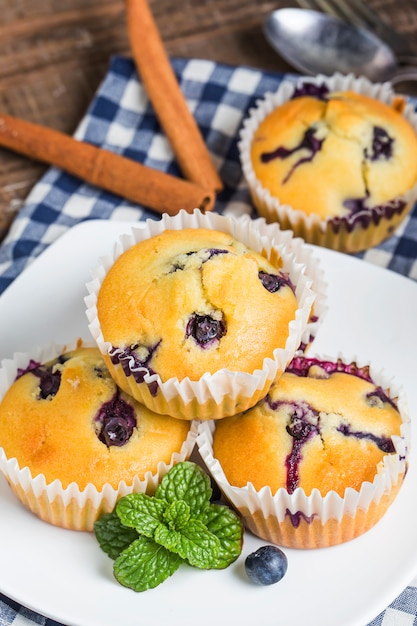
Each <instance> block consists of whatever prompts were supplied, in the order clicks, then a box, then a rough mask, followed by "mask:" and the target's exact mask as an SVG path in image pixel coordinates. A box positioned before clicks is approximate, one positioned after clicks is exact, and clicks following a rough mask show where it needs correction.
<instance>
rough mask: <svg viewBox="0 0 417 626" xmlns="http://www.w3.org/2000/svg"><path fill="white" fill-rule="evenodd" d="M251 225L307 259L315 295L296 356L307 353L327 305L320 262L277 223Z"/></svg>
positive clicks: (262, 221)
mask: <svg viewBox="0 0 417 626" xmlns="http://www.w3.org/2000/svg"><path fill="white" fill-rule="evenodd" d="M240 219H241V220H251V219H252V218H250V217H249V216H248V215H243V216H242V217H241V218H240ZM252 223H253V224H254V225H255V226H256V228H257V229H258V231H259V233H260V234H261V235H264V236H266V237H268V238H270V239H277V240H278V241H281V242H284V241H285V245H286V246H287V248H288V250H292V251H294V253H295V254H296V256H299V255H300V251H301V249H303V256H304V258H306V257H307V256H308V257H309V260H308V264H307V269H306V272H308V275H309V277H311V279H312V289H313V291H314V294H315V300H314V303H313V307H312V309H311V314H310V317H309V320H308V323H307V326H306V327H305V330H304V332H303V335H302V338H301V344H300V346H299V348H298V350H297V354H303V353H306V352H307V351H308V349H309V348H310V346H311V343H312V342H313V340H314V338H315V337H316V335H317V332H318V330H319V328H320V326H321V325H322V323H323V320H324V319H325V316H326V312H327V308H328V304H327V282H326V276H325V272H324V270H323V268H322V266H321V264H320V260H319V258H318V257H317V256H315V253H314V250H312V249H311V248H307V247H306V246H305V245H304V244H305V242H304V240H303V239H301V237H294V234H293V232H292V231H291V230H281V227H280V225H279V224H278V223H277V222H272V223H268V222H267V221H266V219H265V218H264V217H258V218H256V219H252Z"/></svg>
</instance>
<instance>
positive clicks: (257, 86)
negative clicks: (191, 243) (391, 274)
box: [0, 57, 417, 294]
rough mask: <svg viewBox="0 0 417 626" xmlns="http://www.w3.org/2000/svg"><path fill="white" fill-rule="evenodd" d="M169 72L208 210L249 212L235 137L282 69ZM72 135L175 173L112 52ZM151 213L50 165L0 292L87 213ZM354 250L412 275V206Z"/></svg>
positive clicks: (4, 269)
mask: <svg viewBox="0 0 417 626" xmlns="http://www.w3.org/2000/svg"><path fill="white" fill-rule="evenodd" d="M172 63H173V67H174V70H175V73H176V75H177V77H178V79H179V81H180V83H181V88H182V91H183V93H184V95H185V97H186V99H187V101H188V104H189V106H190V108H191V110H192V111H193V114H194V116H195V118H196V120H197V123H198V125H199V127H200V129H201V132H202V134H203V136H204V139H205V141H206V144H207V146H208V148H209V150H210V153H211V155H212V158H213V160H214V162H215V164H216V167H217V168H218V171H219V172H220V175H221V177H222V179H223V181H224V184H225V187H224V190H223V191H222V192H221V193H220V194H219V196H218V198H217V202H216V206H215V209H214V210H215V211H216V212H219V213H233V214H235V215H241V214H243V213H247V214H254V210H253V208H252V205H251V202H250V197H249V193H248V190H247V187H246V184H245V182H244V180H243V178H242V174H241V169H240V165H239V155H238V150H237V138H238V133H239V129H240V127H241V124H242V120H243V119H244V118H245V116H246V115H247V113H248V110H249V108H250V107H252V106H253V105H254V104H255V101H256V100H257V99H258V98H260V97H262V96H263V95H264V93H265V92H266V91H275V90H276V89H277V87H278V86H279V84H280V82H281V80H282V79H283V76H282V75H278V74H273V73H268V72H262V71H260V70H255V69H250V68H245V67H231V66H226V65H221V64H216V63H214V62H212V61H207V60H197V59H192V60H187V59H174V60H173V61H172ZM76 137H77V138H78V139H84V140H85V141H87V142H89V143H92V144H94V145H97V146H103V147H104V148H107V149H109V150H112V151H115V152H118V153H121V154H123V155H124V156H127V157H129V158H131V159H134V160H136V161H139V162H141V163H144V164H146V165H148V166H150V167H153V168H156V169H159V170H162V171H165V172H169V173H171V174H174V175H177V176H181V173H180V171H179V168H178V165H177V163H176V161H175V155H174V154H173V152H172V150H171V148H170V145H169V143H168V141H167V139H166V137H165V135H164V133H163V131H162V130H161V128H160V126H159V124H158V121H157V119H156V117H155V114H154V112H153V109H152V105H151V103H150V102H149V99H148V97H147V95H146V92H145V90H144V88H143V87H142V85H141V84H140V82H139V80H138V77H137V74H136V71H135V67H134V64H133V63H132V61H131V60H130V59H125V58H121V57H115V58H114V59H113V60H112V62H111V65H110V68H109V71H108V73H107V76H106V77H105V79H104V81H103V83H102V85H101V87H100V89H99V90H98V92H97V94H96V97H95V98H94V100H93V102H92V104H91V106H90V107H89V109H88V111H87V113H86V115H85V117H84V119H83V120H82V122H81V124H80V126H79V128H78V129H77V132H76ZM148 217H150V218H154V219H155V218H158V217H159V216H158V214H157V213H155V212H153V211H150V210H147V209H146V208H145V207H143V206H138V205H133V204H131V203H127V202H126V201H125V200H123V199H122V198H120V197H118V196H115V195H113V194H110V193H108V192H105V191H103V190H100V189H98V188H95V187H92V186H90V185H88V184H85V183H84V182H83V181H81V180H80V179H78V178H75V177H74V176H71V175H69V174H66V173H65V172H62V171H60V170H57V169H56V168H50V169H49V170H48V171H47V173H46V174H45V175H44V176H43V178H42V179H41V180H40V181H39V182H38V184H37V185H36V186H35V187H34V189H33V191H32V192H31V193H30V195H29V197H28V199H27V201H26V203H25V206H24V207H23V209H22V210H21V211H20V212H19V214H18V216H17V217H16V219H15V221H14V223H13V224H12V226H11V228H10V231H9V234H8V236H7V237H6V239H5V240H4V241H3V243H2V244H1V245H0V294H1V293H2V291H4V289H5V288H6V287H7V286H8V285H9V284H10V283H11V282H12V281H13V279H14V278H15V277H16V276H17V275H18V274H19V273H20V272H21V271H22V270H23V269H24V268H25V267H26V266H27V264H28V263H30V261H32V260H33V259H34V258H35V257H37V256H38V255H39V254H40V253H41V252H42V251H43V250H44V249H45V248H46V247H47V246H48V245H49V244H50V243H52V242H53V241H54V240H56V239H57V238H58V237H59V236H60V235H62V234H63V233H64V232H65V231H66V230H67V229H68V228H71V227H72V226H74V225H75V224H77V223H79V222H81V221H83V220H88V219H106V220H131V221H134V220H143V219H146V218H148ZM357 256H360V257H364V258H365V259H366V260H368V261H371V262H373V263H376V264H377V265H380V266H383V267H388V268H390V269H393V270H395V271H397V272H399V273H401V274H404V275H406V276H410V277H411V278H414V279H417V260H416V258H417V205H416V206H415V207H414V211H413V212H412V213H411V214H410V215H409V217H408V218H406V220H405V221H404V222H403V224H402V226H401V227H400V229H399V230H397V232H396V234H395V235H393V236H392V237H391V238H390V239H389V240H388V241H386V242H384V243H383V244H381V245H380V246H378V247H377V248H374V249H372V250H369V251H367V252H366V253H362V254H359V255H357Z"/></svg>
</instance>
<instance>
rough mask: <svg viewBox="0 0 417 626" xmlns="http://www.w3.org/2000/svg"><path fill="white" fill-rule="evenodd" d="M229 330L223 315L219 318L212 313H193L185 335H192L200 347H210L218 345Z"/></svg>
mask: <svg viewBox="0 0 417 626" xmlns="http://www.w3.org/2000/svg"><path fill="white" fill-rule="evenodd" d="M226 332H227V325H226V322H225V320H224V319H223V316H221V318H220V319H217V315H216V318H215V317H214V316H212V315H200V314H198V313H193V315H192V316H191V317H190V319H189V320H188V323H187V326H186V329H185V336H186V338H188V337H192V338H193V339H194V340H195V342H196V343H197V344H198V345H199V346H200V348H203V349H205V348H209V347H212V346H214V345H217V344H218V342H219V341H220V339H221V338H222V337H224V335H225V334H226Z"/></svg>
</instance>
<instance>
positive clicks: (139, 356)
mask: <svg viewBox="0 0 417 626" xmlns="http://www.w3.org/2000/svg"><path fill="white" fill-rule="evenodd" d="M161 341H162V340H160V341H158V342H156V343H155V344H153V345H152V346H150V347H148V346H143V345H140V344H139V343H137V344H133V345H131V346H125V347H124V348H119V347H117V346H112V348H111V350H110V351H109V356H110V359H111V362H112V363H113V365H120V366H121V367H122V369H123V372H124V374H125V376H126V377H129V376H133V378H134V379H135V381H136V382H137V383H143V382H145V376H146V375H147V374H148V375H149V376H152V375H153V374H155V373H156V372H155V371H154V370H153V369H152V367H151V365H150V362H151V360H152V357H153V355H154V353H155V351H156V350H157V348H158V346H159V345H160V343H161ZM146 384H147V385H148V388H149V391H150V393H151V395H152V396H156V394H157V392H158V383H157V382H156V381H152V382H150V383H146Z"/></svg>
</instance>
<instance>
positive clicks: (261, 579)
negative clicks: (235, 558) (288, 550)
mask: <svg viewBox="0 0 417 626" xmlns="http://www.w3.org/2000/svg"><path fill="white" fill-rule="evenodd" d="M287 567H288V561H287V557H286V556H285V554H284V552H283V551H282V550H280V549H279V548H277V547H276V546H262V547H261V548H258V550H256V551H255V552H252V553H251V554H249V555H248V556H247V557H246V560H245V570H246V574H247V575H248V577H249V578H250V579H251V580H252V581H253V582H254V583H256V584H257V585H273V584H274V583H277V582H278V581H280V580H281V578H283V577H284V576H285V573H286V571H287Z"/></svg>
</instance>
